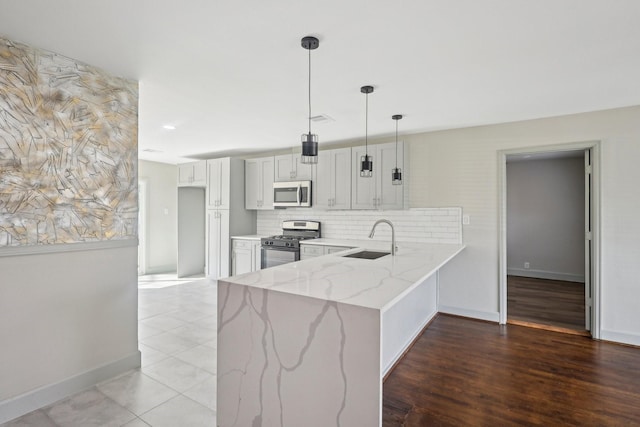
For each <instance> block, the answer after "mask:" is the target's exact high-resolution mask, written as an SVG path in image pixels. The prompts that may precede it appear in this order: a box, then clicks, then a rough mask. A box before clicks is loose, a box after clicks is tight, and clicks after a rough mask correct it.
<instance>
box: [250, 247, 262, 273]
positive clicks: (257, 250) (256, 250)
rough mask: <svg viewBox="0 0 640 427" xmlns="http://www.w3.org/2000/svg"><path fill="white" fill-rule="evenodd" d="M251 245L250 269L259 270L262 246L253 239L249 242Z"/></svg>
mask: <svg viewBox="0 0 640 427" xmlns="http://www.w3.org/2000/svg"><path fill="white" fill-rule="evenodd" d="M251 246H252V248H251V249H252V250H251V254H252V257H253V258H252V261H253V264H252V267H251V271H259V270H262V252H261V250H262V248H261V245H260V241H259V240H258V241H253V242H251Z"/></svg>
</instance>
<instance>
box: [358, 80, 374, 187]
mask: <svg viewBox="0 0 640 427" xmlns="http://www.w3.org/2000/svg"><path fill="white" fill-rule="evenodd" d="M360 92H362V93H364V94H365V100H366V101H365V116H364V117H365V119H364V156H361V157H360V176H361V177H363V178H371V177H372V176H373V158H372V157H371V156H370V155H369V152H368V148H369V141H368V140H369V129H368V127H369V94H370V93H372V92H373V86H362V87H361V88H360Z"/></svg>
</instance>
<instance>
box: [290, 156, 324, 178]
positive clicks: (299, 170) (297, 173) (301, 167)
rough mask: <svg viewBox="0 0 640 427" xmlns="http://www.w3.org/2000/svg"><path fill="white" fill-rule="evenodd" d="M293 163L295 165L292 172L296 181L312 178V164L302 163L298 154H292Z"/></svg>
mask: <svg viewBox="0 0 640 427" xmlns="http://www.w3.org/2000/svg"><path fill="white" fill-rule="evenodd" d="M318 154H319V153H318ZM318 161H320V159H318ZM293 165H294V166H295V168H294V170H293V174H294V178H295V180H296V181H309V180H311V179H313V170H314V169H315V167H314V165H308V164H304V163H302V159H300V154H294V156H293Z"/></svg>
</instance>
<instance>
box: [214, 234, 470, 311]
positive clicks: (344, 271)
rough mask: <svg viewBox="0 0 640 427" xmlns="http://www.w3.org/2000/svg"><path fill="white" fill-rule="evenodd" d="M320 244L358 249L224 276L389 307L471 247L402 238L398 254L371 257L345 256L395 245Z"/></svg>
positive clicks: (232, 280)
mask: <svg viewBox="0 0 640 427" xmlns="http://www.w3.org/2000/svg"><path fill="white" fill-rule="evenodd" d="M338 242H342V243H343V245H340V244H338ZM309 243H311V241H308V242H305V244H309ZM314 243H315V244H324V245H332V246H349V247H355V249H349V250H346V251H343V252H340V253H337V254H331V255H325V256H320V257H316V258H311V259H307V260H303V261H298V262H292V263H288V264H283V265H279V266H277V267H271V268H267V269H264V270H260V271H256V272H252V273H246V274H241V275H238V276H232V277H229V278H227V279H221V280H223V281H225V282H228V283H235V284H240V285H247V286H252V287H256V288H263V289H270V290H275V291H279V292H284V293H289V294H294V295H303V296H307V297H311V298H318V299H321V300H326V301H337V302H341V303H345V304H352V305H356V306H360V307H367V308H374V309H379V310H381V311H385V310H386V309H388V308H389V307H391V306H393V304H395V302H396V301H398V300H400V299H401V298H402V297H403V296H404V295H405V294H406V293H408V292H410V291H411V290H412V289H413V288H414V287H415V286H416V285H418V284H420V283H421V282H422V281H423V280H424V279H426V278H427V277H429V276H431V275H432V274H433V273H435V272H436V271H437V270H438V269H439V268H440V267H442V266H443V265H444V264H446V263H447V262H448V261H449V260H451V259H452V258H453V257H455V256H456V255H457V254H458V253H460V251H462V250H463V249H464V247H465V246H464V245H453V244H435V243H433V244H429V243H401V242H399V243H397V246H398V248H399V249H398V252H397V254H396V256H391V255H387V256H384V257H382V258H378V259H376V260H368V259H358V258H345V257H344V256H343V255H345V254H349V253H355V252H359V251H360V250H363V249H368V250H384V251H389V250H390V243H389V242H382V241H372V240H369V241H367V240H362V241H360V240H337V239H316V240H314Z"/></svg>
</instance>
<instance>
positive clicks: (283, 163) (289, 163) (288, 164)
mask: <svg viewBox="0 0 640 427" xmlns="http://www.w3.org/2000/svg"><path fill="white" fill-rule="evenodd" d="M293 157H294V155H291V154H283V155H282V156H275V157H274V158H273V164H274V181H275V182H282V181H292V180H294V179H295V176H296V171H295V160H294V158H293Z"/></svg>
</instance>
